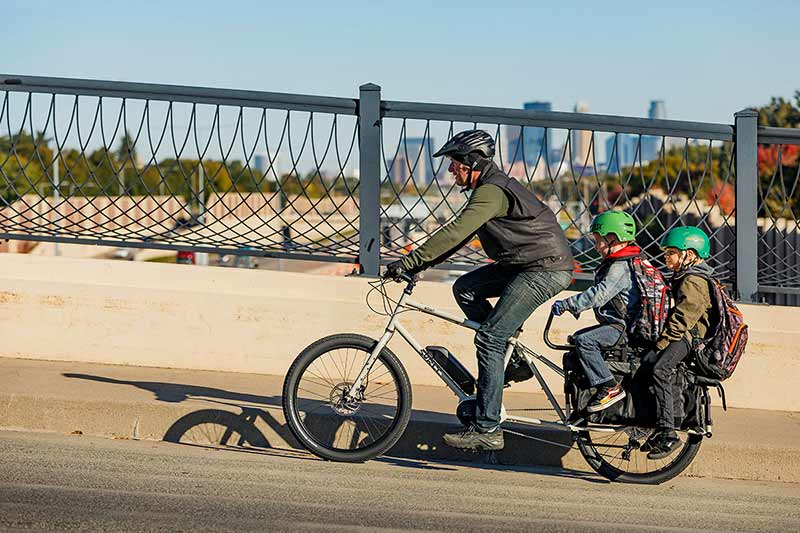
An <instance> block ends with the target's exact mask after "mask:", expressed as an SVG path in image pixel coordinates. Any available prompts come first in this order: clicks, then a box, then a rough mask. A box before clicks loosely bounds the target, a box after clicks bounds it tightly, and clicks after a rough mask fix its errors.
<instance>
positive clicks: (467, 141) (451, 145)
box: [433, 130, 494, 167]
mask: <svg viewBox="0 0 800 533" xmlns="http://www.w3.org/2000/svg"><path fill="white" fill-rule="evenodd" d="M441 156H448V157H450V158H452V159H455V160H456V161H458V162H459V163H461V164H463V165H467V166H470V167H472V166H474V165H475V164H476V163H478V162H479V161H481V160H483V159H491V158H493V157H494V139H492V136H491V135H489V134H488V133H486V132H485V131H483V130H467V131H462V132H460V133H457V134H455V135H453V137H452V138H451V139H450V140H449V141H447V142H446V143H444V146H442V147H441V148H440V149H439V150H438V151H437V152H436V153H435V154H433V157H441Z"/></svg>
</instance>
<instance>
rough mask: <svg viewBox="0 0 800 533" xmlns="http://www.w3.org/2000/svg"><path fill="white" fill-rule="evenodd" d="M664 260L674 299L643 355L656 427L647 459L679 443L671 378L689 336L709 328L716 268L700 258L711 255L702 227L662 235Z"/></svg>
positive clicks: (683, 355)
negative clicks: (649, 376) (649, 374)
mask: <svg viewBox="0 0 800 533" xmlns="http://www.w3.org/2000/svg"><path fill="white" fill-rule="evenodd" d="M661 250H663V251H664V261H665V263H666V265H667V268H668V269H669V270H671V271H672V273H673V275H672V279H671V280H670V289H671V291H672V296H673V298H674V300H675V303H674V305H673V306H672V308H671V309H670V311H669V314H668V315H667V320H666V323H665V325H664V330H663V331H662V333H661V336H660V337H659V338H658V340H657V341H656V346H655V348H656V349H655V351H653V352H652V353H651V354H650V356H646V357H645V363H648V362H649V363H650V364H652V378H653V390H654V392H655V400H656V415H657V429H656V432H655V433H653V435H652V436H651V437H650V439H648V441H647V442H646V443H645V444H644V445H643V446H642V451H646V452H648V455H647V457H648V458H649V459H663V458H665V457H667V456H669V455H670V454H672V453H673V452H674V451H675V450H677V449H678V447H679V445H680V439H679V438H678V434H677V432H676V431H675V430H676V427H675V416H674V413H673V406H674V403H673V382H674V378H675V372H676V369H677V367H678V365H679V364H680V363H681V361H683V360H684V359H686V357H687V356H688V355H689V352H690V351H691V344H692V340H693V339H695V338H704V337H705V336H706V334H707V332H708V331H709V329H710V328H711V326H710V314H711V313H710V312H711V309H712V305H713V300H712V295H711V291H712V289H711V286H710V285H709V280H711V279H713V277H714V270H713V269H712V268H711V267H710V266H708V264H707V263H706V262H705V261H704V260H705V259H707V258H708V257H709V255H710V254H711V246H710V244H709V240H708V236H707V235H706V234H705V233H704V232H703V230H701V229H700V228H696V227H690V226H682V227H676V228H672V229H671V230H669V231H668V232H667V233H666V234H665V235H664V237H663V238H662V239H661Z"/></svg>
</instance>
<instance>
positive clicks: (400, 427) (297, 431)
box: [283, 333, 411, 463]
mask: <svg viewBox="0 0 800 533" xmlns="http://www.w3.org/2000/svg"><path fill="white" fill-rule="evenodd" d="M376 344H377V341H376V340H375V339H371V338H369V337H365V336H363V335H358V334H353V333H344V334H336V335H331V336H328V337H324V338H322V339H320V340H318V341H316V342H314V343H312V344H311V345H309V346H308V347H307V348H305V349H304V350H303V351H302V352H301V353H300V355H298V356H297V358H296V359H295V360H294V362H293V363H292V365H291V367H290V368H289V371H288V372H287V373H286V378H285V380H284V384H283V413H284V416H285V418H286V422H287V425H288V426H289V429H290V430H291V432H292V434H293V435H294V436H295V438H296V439H297V440H298V441H299V442H300V443H301V444H302V445H303V446H304V447H305V448H306V449H307V450H309V451H310V452H311V453H313V454H314V455H316V456H318V457H321V458H323V459H328V460H331V461H339V462H348V463H360V462H364V461H367V460H369V459H373V458H375V457H377V456H379V455H381V454H383V453H385V452H386V451H388V450H389V449H390V448H391V447H392V446H394V445H395V443H397V441H398V440H399V439H400V437H401V436H402V435H403V432H404V431H405V429H406V426H407V425H408V421H409V419H410V417H411V383H410V381H409V379H408V374H407V373H406V371H405V369H404V368H403V365H402V363H401V362H400V360H399V359H398V358H397V356H396V355H394V353H392V351H391V350H389V349H388V348H384V349H383V350H382V351H381V353H380V355H379V356H378V359H377V360H376V363H375V365H377V364H378V362H380V364H381V365H383V367H385V368H386V370H387V372H386V375H388V376H390V377H391V379H392V381H393V382H394V383H395V384H396V395H397V398H396V401H395V402H394V411H393V414H391V415H386V414H383V415H382V416H380V417H378V419H380V420H385V418H386V417H387V416H391V421H390V423H389V425H388V427H387V428H386V430H385V431H384V432H383V433H382V434H381V435H380V436H379V437H377V438H375V439H374V440H373V441H372V442H370V443H369V444H368V445H366V446H363V447H357V448H356V449H342V448H339V447H336V446H334V445H333V443H332V442H326V440H325V438H327V437H328V435H316V434H314V433H315V432H314V431H313V430H312V428H310V427H309V424H310V422H309V417H310V416H311V415H310V413H307V412H304V410H303V406H301V405H300V403H301V399H300V398H298V391H299V390H300V384H301V382H302V380H303V377H304V375H305V374H306V372H307V371H308V369H309V368H310V367H311V366H312V365H313V364H314V362H315V361H317V360H319V359H320V358H321V357H322V356H324V355H325V354H328V353H331V352H332V351H334V350H354V351H356V352H360V353H363V354H369V353H371V352H372V350H373V349H374V347H375V345H376ZM355 359H357V357H356V358H355ZM375 365H373V368H375ZM355 366H356V365H355V363H353V367H355ZM359 368H360V367H359ZM350 370H351V371H352V368H351V369H350ZM371 370H372V369H371ZM352 373H357V372H355V371H352ZM315 376H316V374H315ZM353 377H354V376H352V375H350V376H343V378H344V379H343V380H342V382H340V383H339V384H336V383H334V381H329V382H326V383H329V384H332V385H333V388H332V390H331V392H330V398H331V400H329V402H328V404H327V406H328V407H330V412H326V411H325V409H324V407H322V413H321V414H320V417H324V416H328V417H329V419H328V420H325V421H324V423H321V425H323V426H324V424H332V427H334V428H340V427H342V426H343V425H344V424H345V423H346V421H347V420H348V419H350V418H355V417H354V416H353V415H351V416H347V415H344V414H341V413H339V412H338V411H337V407H336V405H338V404H336V405H335V402H333V400H332V398H333V397H334V396H335V394H337V391H338V390H339V389H337V387H340V386H341V385H342V384H345V386H346V383H347V378H351V379H352V378H353ZM315 379H316V377H315ZM323 381H324V380H323ZM311 382H312V383H319V382H320V380H317V381H314V380H312V381H311ZM319 386H320V388H322V387H323V385H319ZM385 386H386V385H385V384H384V385H382V386H381V387H385ZM310 401H311V400H309V402H310ZM315 401H316V402H317V403H319V404H320V405H321V406H324V405H325V402H323V401H322V400H321V399H320V400H315ZM390 403H391V402H390ZM390 407H392V406H391V405H389V406H387V410H390V409H389V408H390ZM318 408H319V407H315V408H314V409H318ZM360 409H361V406H359V408H358V410H360ZM358 410H357V411H356V413H357V412H358ZM330 417H332V418H330ZM337 417H338V418H337ZM366 420H373V422H374V421H375V420H376V419H374V418H367V419H366ZM337 423H338V424H339V425H338V426H337ZM365 424H366V426H367V427H368V428H369V427H370V423H369V422H368V421H367V422H365ZM353 425H354V426H355V428H354V429H353V433H354V434H355V431H356V428H358V422H353ZM362 429H363V428H362ZM352 438H355V436H353V437H352Z"/></svg>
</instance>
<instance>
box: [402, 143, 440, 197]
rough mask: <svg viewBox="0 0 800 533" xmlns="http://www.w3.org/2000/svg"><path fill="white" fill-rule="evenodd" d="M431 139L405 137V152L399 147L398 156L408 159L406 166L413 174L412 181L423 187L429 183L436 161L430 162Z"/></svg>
mask: <svg viewBox="0 0 800 533" xmlns="http://www.w3.org/2000/svg"><path fill="white" fill-rule="evenodd" d="M433 144H434V140H433V139H429V138H427V137H407V138H406V142H405V151H403V146H402V145H401V146H400V152H401V153H400V154H398V155H402V156H403V157H406V158H407V159H408V164H409V166H410V168H411V170H413V172H414V181H416V183H417V184H418V185H425V184H428V183H430V182H431V180H433V178H434V174H435V164H436V161H432V160H431V147H432V146H433Z"/></svg>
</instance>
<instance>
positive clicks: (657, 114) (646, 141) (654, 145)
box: [642, 100, 667, 161]
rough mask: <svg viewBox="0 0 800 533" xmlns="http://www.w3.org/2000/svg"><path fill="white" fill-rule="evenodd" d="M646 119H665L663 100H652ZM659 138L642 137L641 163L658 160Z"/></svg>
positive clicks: (665, 110)
mask: <svg viewBox="0 0 800 533" xmlns="http://www.w3.org/2000/svg"><path fill="white" fill-rule="evenodd" d="M647 118H651V119H664V118H667V108H666V106H665V105H664V100H652V101H651V102H650V109H649V110H648V111H647ZM661 140H662V138H661V137H655V136H653V135H644V136H642V161H653V160H654V159H658V157H659V153H660V151H661Z"/></svg>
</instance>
